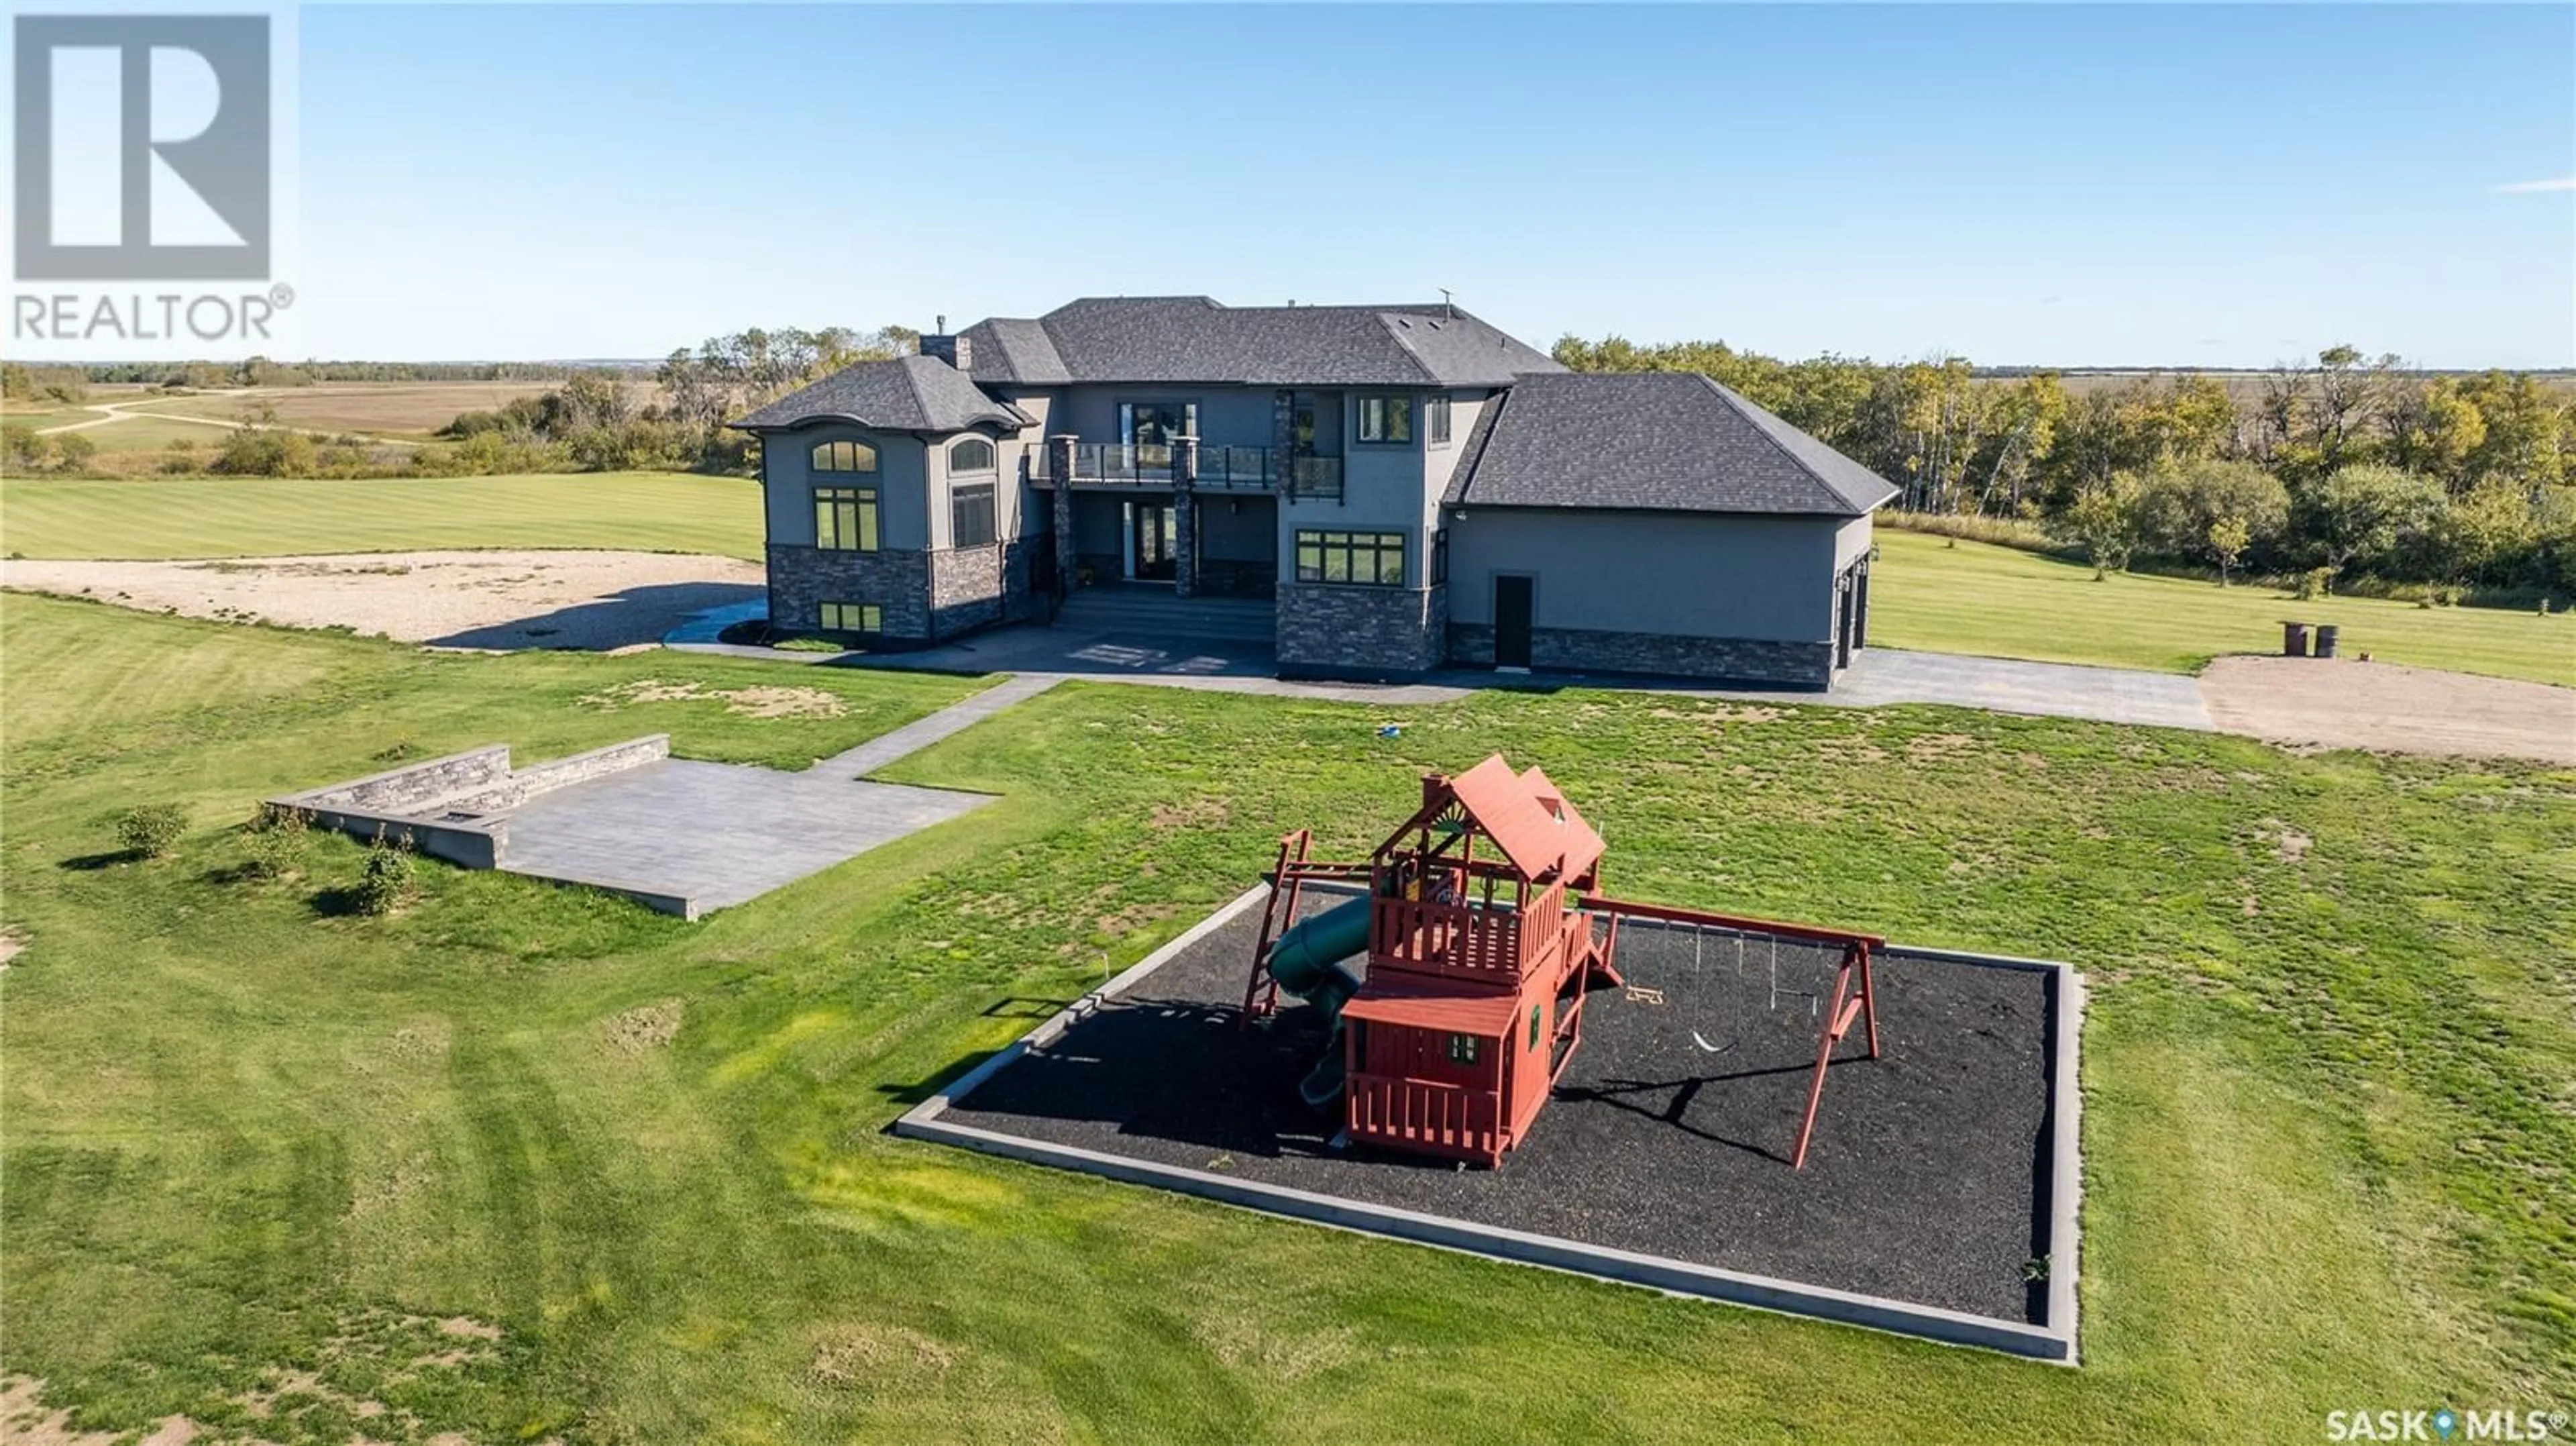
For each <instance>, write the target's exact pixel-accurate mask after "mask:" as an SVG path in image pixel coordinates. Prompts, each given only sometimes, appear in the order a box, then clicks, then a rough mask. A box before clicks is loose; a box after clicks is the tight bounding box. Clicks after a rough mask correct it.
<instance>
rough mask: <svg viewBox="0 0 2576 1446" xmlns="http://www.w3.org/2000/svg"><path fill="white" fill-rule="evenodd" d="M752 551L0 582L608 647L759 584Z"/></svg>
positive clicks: (66, 567)
mask: <svg viewBox="0 0 2576 1446" xmlns="http://www.w3.org/2000/svg"><path fill="white" fill-rule="evenodd" d="M764 577H765V574H764V572H763V570H762V568H761V566H760V564H759V563H756V562H744V561H742V560H740V559H738V558H730V557H699V556H692V555H688V554H677V553H661V552H572V551H523V552H375V553H349V554H343V555H339V556H332V557H270V558H225V559H223V560H221V561H213V562H49V561H40V560H39V561H31V560H27V559H23V558H22V559H12V560H10V561H7V562H0V587H8V588H16V589H20V590H23V591H30V592H49V593H61V594H64V595H66V596H71V597H91V598H96V599H99V600H100V601H103V602H113V603H118V604H121V605H123V606H126V607H135V608H143V609H146V610H149V611H154V612H158V611H161V610H164V609H174V610H176V611H178V612H181V613H185V614H187V615H189V616H191V617H202V618H222V619H228V620H233V621H250V620H256V621H260V622H270V623H278V624H281V625H283V626H286V627H297V628H323V627H348V628H354V629H356V630H357V631H358V632H361V633H377V634H381V635H383V636H385V637H389V638H399V639H402V640H403V641H406V642H416V643H436V644H440V645H443V646H447V647H459V648H593V649H596V648H616V647H624V646H627V645H629V644H633V643H650V642H656V641H659V640H660V638H661V636H662V635H663V634H664V633H666V632H669V631H670V630H671V629H672V628H673V627H675V626H677V625H678V624H679V622H680V621H681V619H683V618H685V617H687V616H688V615H689V614H690V613H693V612H698V611H701V610H703V609H706V608H713V607H723V606H726V605H728V604H731V603H738V602H744V601H747V600H749V599H752V598H756V597H759V596H760V595H761V591H762V588H763V586H764V582H763V579H764Z"/></svg>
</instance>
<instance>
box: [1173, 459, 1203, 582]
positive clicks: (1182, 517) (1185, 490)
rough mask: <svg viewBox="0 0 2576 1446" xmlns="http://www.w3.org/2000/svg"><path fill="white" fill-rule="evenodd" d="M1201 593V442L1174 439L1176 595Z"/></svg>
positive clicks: (1174, 561) (1174, 569)
mask: <svg viewBox="0 0 2576 1446" xmlns="http://www.w3.org/2000/svg"><path fill="white" fill-rule="evenodd" d="M1198 590H1199V439H1198V438H1196V437H1194V436H1188V435H1183V436H1179V437H1174V438H1173V439H1172V595H1173V596H1174V597H1188V596H1190V595H1191V594H1192V593H1195V592H1197V591H1198Z"/></svg>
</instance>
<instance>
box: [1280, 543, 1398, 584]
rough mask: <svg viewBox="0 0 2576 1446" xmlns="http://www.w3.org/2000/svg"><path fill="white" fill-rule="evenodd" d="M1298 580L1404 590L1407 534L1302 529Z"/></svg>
mask: <svg viewBox="0 0 2576 1446" xmlns="http://www.w3.org/2000/svg"><path fill="white" fill-rule="evenodd" d="M1297 580H1298V581H1299V582H1346V583H1357V584H1360V585H1361V586H1364V587H1402V586H1404V534H1403V533H1401V532H1320V531H1318V532H1308V531H1305V530H1302V529H1301V530H1299V532H1298V533H1297Z"/></svg>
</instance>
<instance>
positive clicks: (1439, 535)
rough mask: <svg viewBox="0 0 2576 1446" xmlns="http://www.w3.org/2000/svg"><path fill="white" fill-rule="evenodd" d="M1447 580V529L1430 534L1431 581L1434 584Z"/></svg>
mask: <svg viewBox="0 0 2576 1446" xmlns="http://www.w3.org/2000/svg"><path fill="white" fill-rule="evenodd" d="M1448 580H1449V529H1448V528H1446V527H1444V528H1441V529H1440V530H1439V531H1437V532H1435V533H1433V534H1431V581H1432V584H1433V585H1434V586H1437V585H1438V584H1440V583H1444V582H1447V581H1448Z"/></svg>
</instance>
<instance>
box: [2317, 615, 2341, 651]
mask: <svg viewBox="0 0 2576 1446" xmlns="http://www.w3.org/2000/svg"><path fill="white" fill-rule="evenodd" d="M2342 631H2343V630H2342V629H2341V628H2338V627H2336V626H2335V625H2334V624H2333V623H2319V624H2317V656H2318V657H2320V658H2331V657H2333V656H2334V650H2335V637H2336V635H2337V634H2339V633H2341V632H2342Z"/></svg>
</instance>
